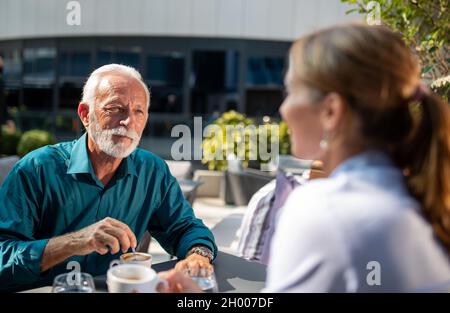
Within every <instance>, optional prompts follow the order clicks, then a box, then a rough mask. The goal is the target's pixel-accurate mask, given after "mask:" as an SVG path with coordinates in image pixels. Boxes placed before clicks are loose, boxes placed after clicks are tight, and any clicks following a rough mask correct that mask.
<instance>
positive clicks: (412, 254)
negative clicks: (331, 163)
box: [264, 150, 450, 292]
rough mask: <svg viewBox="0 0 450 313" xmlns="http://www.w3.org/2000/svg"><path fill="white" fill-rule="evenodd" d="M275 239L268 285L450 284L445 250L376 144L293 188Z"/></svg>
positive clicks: (279, 288)
mask: <svg viewBox="0 0 450 313" xmlns="http://www.w3.org/2000/svg"><path fill="white" fill-rule="evenodd" d="M271 247H272V250H271V254H270V259H269V265H268V273H267V284H266V288H265V289H264V291H265V292H380V291H381V292H388V291H395V292H408V291H443V290H442V289H440V288H444V287H443V286H444V285H446V284H447V283H448V285H447V288H449V287H450V259H449V254H448V252H447V251H446V250H445V248H444V247H443V246H442V245H441V243H440V242H439V240H438V239H437V238H436V237H435V235H434V232H433V230H432V228H431V225H430V224H429V223H428V222H427V221H426V220H425V218H424V217H423V216H422V213H421V210H420V206H419V204H418V203H417V202H416V201H415V200H414V199H413V198H412V197H411V196H410V195H409V193H408V191H407V189H406V186H405V182H404V179H403V176H402V173H401V171H400V170H399V169H398V168H397V167H395V166H394V164H393V163H392V161H391V160H390V159H389V157H388V156H387V155H386V154H384V153H382V152H379V151H374V150H370V151H366V152H363V153H361V154H359V155H356V156H354V157H352V158H350V159H348V160H346V161H344V162H343V163H342V164H341V165H339V166H338V167H337V168H336V169H335V170H334V171H333V173H332V174H331V175H330V177H329V178H327V179H317V180H313V181H310V182H308V183H307V184H306V185H303V186H300V187H298V188H297V189H295V190H294V191H293V192H292V193H291V195H290V196H289V198H288V200H287V202H286V204H285V207H284V208H283V210H282V212H281V213H280V216H279V220H278V224H277V227H276V231H275V235H274V238H273V241H272V245H271ZM446 290H447V291H448V289H446ZM446 290H444V291H446Z"/></svg>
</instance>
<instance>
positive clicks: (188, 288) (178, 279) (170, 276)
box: [156, 270, 202, 293]
mask: <svg viewBox="0 0 450 313" xmlns="http://www.w3.org/2000/svg"><path fill="white" fill-rule="evenodd" d="M158 275H159V277H161V278H162V279H164V280H166V281H167V286H166V285H165V284H163V283H160V284H159V285H158V286H157V287H156V289H157V291H158V292H161V293H169V292H170V293H199V292H202V290H201V289H200V287H198V286H197V284H196V283H195V282H194V281H193V280H192V279H191V278H190V277H189V276H187V275H186V274H183V273H181V272H179V271H177V270H170V271H167V272H161V273H159V274H158Z"/></svg>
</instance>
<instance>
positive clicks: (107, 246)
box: [70, 217, 137, 255]
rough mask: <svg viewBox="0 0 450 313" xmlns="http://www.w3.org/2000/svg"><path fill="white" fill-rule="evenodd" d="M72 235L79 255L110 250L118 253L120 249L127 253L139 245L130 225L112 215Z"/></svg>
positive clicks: (102, 252) (104, 252) (103, 252)
mask: <svg viewBox="0 0 450 313" xmlns="http://www.w3.org/2000/svg"><path fill="white" fill-rule="evenodd" d="M70 237H71V238H72V240H73V244H74V248H75V249H74V250H75V251H76V254H77V255H86V254H90V253H92V252H97V253H99V254H106V253H108V251H111V253H113V254H116V253H118V252H119V251H120V250H122V252H123V253H125V252H127V251H128V249H130V248H135V247H136V245H137V240H136V236H135V235H134V233H133V232H132V231H131V229H130V228H129V227H128V225H126V224H124V223H122V222H121V221H118V220H116V219H114V218H111V217H107V218H105V219H103V220H101V221H99V222H97V223H95V224H92V225H90V226H88V227H85V228H83V229H81V230H79V231H77V232H75V233H72V234H70Z"/></svg>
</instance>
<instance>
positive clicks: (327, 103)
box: [320, 92, 346, 133]
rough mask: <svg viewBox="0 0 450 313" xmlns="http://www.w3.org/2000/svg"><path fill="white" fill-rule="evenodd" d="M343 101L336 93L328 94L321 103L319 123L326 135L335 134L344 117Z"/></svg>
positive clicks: (344, 107)
mask: <svg viewBox="0 0 450 313" xmlns="http://www.w3.org/2000/svg"><path fill="white" fill-rule="evenodd" d="M345 110H346V106H345V101H344V99H343V98H342V97H341V96H340V95H339V94H338V93H336V92H332V93H329V94H328V95H326V96H325V98H324V99H323V100H322V101H321V112H320V122H321V124H322V128H323V130H324V131H326V132H327V133H335V132H336V130H337V129H338V128H339V127H340V125H342V123H343V121H344V116H345Z"/></svg>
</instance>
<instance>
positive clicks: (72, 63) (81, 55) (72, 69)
mask: <svg viewBox="0 0 450 313" xmlns="http://www.w3.org/2000/svg"><path fill="white" fill-rule="evenodd" d="M91 71H92V62H91V54H90V53H89V52H87V51H86V52H81V51H76V52H75V51H62V52H61V53H60V56H59V72H60V75H61V76H69V77H83V78H84V77H87V76H88V75H89V74H90V72H91Z"/></svg>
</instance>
